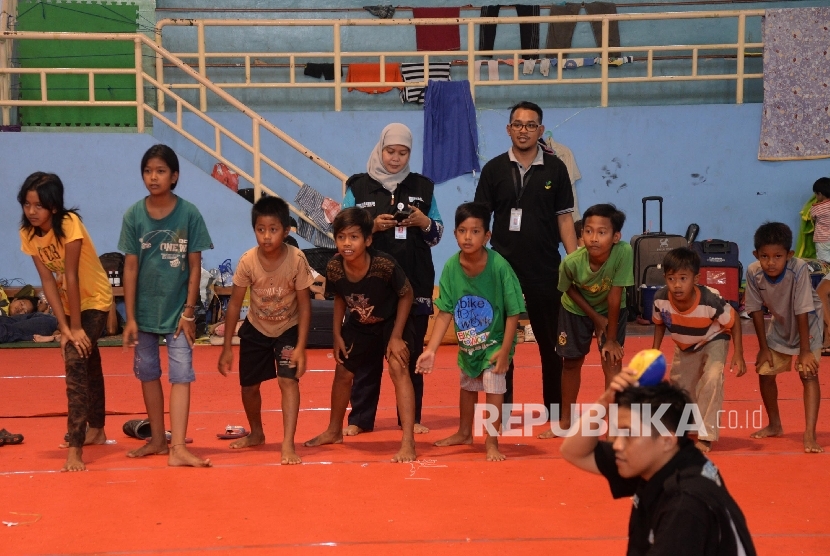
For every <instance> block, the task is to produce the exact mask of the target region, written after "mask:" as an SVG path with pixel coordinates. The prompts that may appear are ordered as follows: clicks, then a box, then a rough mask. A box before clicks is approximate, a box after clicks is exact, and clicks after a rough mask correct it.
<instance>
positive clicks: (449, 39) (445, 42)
mask: <svg viewBox="0 0 830 556" xmlns="http://www.w3.org/2000/svg"><path fill="white" fill-rule="evenodd" d="M412 17H414V18H415V19H450V18H458V17H461V8H412ZM415 45H416V48H417V49H418V50H461V36H460V34H459V32H458V25H416V26H415Z"/></svg>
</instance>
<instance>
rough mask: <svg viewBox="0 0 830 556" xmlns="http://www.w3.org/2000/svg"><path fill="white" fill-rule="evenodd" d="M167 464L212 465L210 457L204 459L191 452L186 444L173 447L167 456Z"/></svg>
mask: <svg viewBox="0 0 830 556" xmlns="http://www.w3.org/2000/svg"><path fill="white" fill-rule="evenodd" d="M167 465H169V466H170V467H212V466H213V464H212V463H210V460H209V459H202V458H200V457H198V456H197V455H195V454H192V453H190V452H189V451H188V450H187V448H185V445H184V444H176V445H174V446H172V447H171V449H170V455H169V456H167Z"/></svg>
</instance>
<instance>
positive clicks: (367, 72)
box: [346, 64, 403, 95]
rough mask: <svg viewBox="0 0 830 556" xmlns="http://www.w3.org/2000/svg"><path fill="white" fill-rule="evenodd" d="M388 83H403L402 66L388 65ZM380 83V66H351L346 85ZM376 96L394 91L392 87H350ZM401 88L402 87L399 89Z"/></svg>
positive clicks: (351, 89)
mask: <svg viewBox="0 0 830 556" xmlns="http://www.w3.org/2000/svg"><path fill="white" fill-rule="evenodd" d="M385 77H386V81H387V82H388V81H403V77H402V76H401V65H400V64H386V76H385ZM378 81H380V64H349V73H348V75H347V76H346V83H376V82H378ZM355 88H356V89H357V90H358V91H362V92H364V93H369V94H372V95H376V94H378V93H386V92H389V91H391V90H392V87H349V91H353V90H354V89H355ZM398 88H400V87H398Z"/></svg>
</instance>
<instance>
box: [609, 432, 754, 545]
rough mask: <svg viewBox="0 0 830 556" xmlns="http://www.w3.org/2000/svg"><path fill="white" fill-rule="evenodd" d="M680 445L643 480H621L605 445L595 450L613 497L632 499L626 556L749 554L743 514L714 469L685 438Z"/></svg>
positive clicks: (749, 542) (749, 540)
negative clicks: (664, 462)
mask: <svg viewBox="0 0 830 556" xmlns="http://www.w3.org/2000/svg"><path fill="white" fill-rule="evenodd" d="M679 442H680V445H681V448H680V451H679V452H678V453H677V454H675V456H674V457H673V458H672V459H671V460H669V462H668V463H667V464H666V465H664V466H663V467H662V468H661V469H660V471H658V472H657V473H655V474H654V476H653V477H652V478H651V479H650V480H648V481H645V480H643V479H641V478H639V477H635V478H631V479H626V478H623V477H621V476H620V474H619V472H618V471H617V464H616V462H615V456H614V450H613V449H612V447H611V443H610V442H600V443H599V444H597V447H596V448H595V449H594V458H595V461H596V463H597V468H598V469H599V472H600V473H602V475H603V476H604V477H605V478H606V479H607V480H608V484H609V486H610V487H611V494H612V495H613V496H614V498H623V497H626V496H631V497H632V508H631V518H630V520H629V523H628V551H627V554H628V555H629V556H638V555H648V556H658V555H666V556H738V555H739V554H746V555H747V556H754V555H755V547H754V546H753V544H752V537H751V536H750V534H749V529H748V528H747V526H746V520H745V519H744V515H743V512H741V510H740V508H739V507H738V505H737V504H736V503H735V501H734V500H733V499H732V496H730V494H729V492H728V491H727V490H726V485H725V484H724V483H723V479H722V478H721V477H720V474H719V473H718V470H717V467H715V465H714V464H713V463H712V462H711V461H710V460H709V459H708V458H707V457H706V456H704V455H703V454H702V453H701V452H700V450H698V449H697V448H696V447H695V445H694V444H693V443H692V442H691V441H690V440H688V439H679ZM738 538H740V541H741V544H742V546H743V550H744V552H743V553H741V552H739V549H738V544H737V539H738Z"/></svg>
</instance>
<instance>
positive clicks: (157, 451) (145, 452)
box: [127, 439, 169, 458]
mask: <svg viewBox="0 0 830 556" xmlns="http://www.w3.org/2000/svg"><path fill="white" fill-rule="evenodd" d="M168 452H169V450H168V448H167V440H166V439H165V440H164V444H161V443H156V442H149V443H147V444H145V445H144V446H142V447H141V448H136V449H135V450H131V451H129V452H127V457H128V458H143V457H144V456H163V455H165V454H167V453H168Z"/></svg>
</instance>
